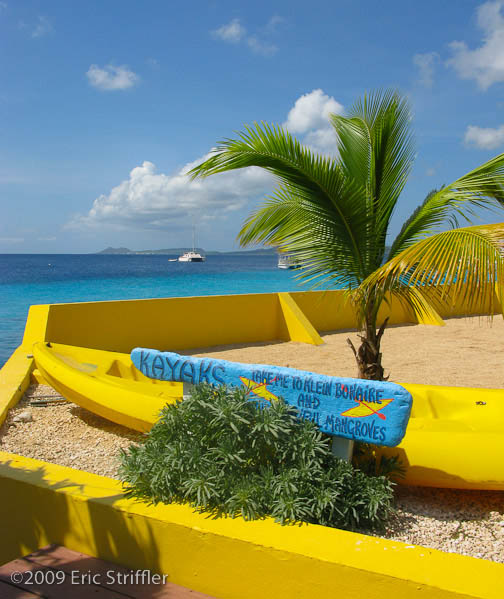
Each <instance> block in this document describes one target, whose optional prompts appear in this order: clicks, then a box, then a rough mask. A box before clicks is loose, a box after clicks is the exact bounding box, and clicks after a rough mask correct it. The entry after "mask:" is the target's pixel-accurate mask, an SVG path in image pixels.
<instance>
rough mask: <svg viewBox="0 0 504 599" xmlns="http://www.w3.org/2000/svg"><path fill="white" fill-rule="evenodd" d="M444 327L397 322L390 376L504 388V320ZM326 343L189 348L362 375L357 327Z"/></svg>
mask: <svg viewBox="0 0 504 599" xmlns="http://www.w3.org/2000/svg"><path fill="white" fill-rule="evenodd" d="M445 323H446V324H445V326H442V327H441V326H431V325H397V326H391V327H388V328H387V329H386V331H385V333H384V335H383V339H382V347H381V349H382V354H383V365H384V367H385V373H386V375H390V379H389V380H391V381H394V382H396V383H419V384H430V385H453V386H455V387H486V388H500V389H502V388H504V319H503V318H502V316H495V317H494V318H493V319H492V320H490V319H489V318H488V317H486V316H480V317H478V316H476V317H461V318H451V319H449V320H446V321H445ZM321 337H322V339H323V340H324V345H319V346H313V345H308V344H306V343H294V342H287V343H281V342H278V343H267V344H266V343H256V344H247V345H232V346H231V345H228V346H225V347H214V348H197V349H194V350H192V351H186V352H184V353H187V354H191V355H195V356H199V357H204V356H213V357H214V358H222V359H224V360H231V361H235V362H245V363H258V364H273V365H276V366H290V367H291V368H299V369H301V370H308V371H312V372H318V373H321V374H328V375H332V376H349V377H355V376H357V371H356V364H355V358H354V355H353V353H352V350H351V349H350V347H349V346H348V344H347V341H346V340H347V338H349V337H350V338H351V339H352V341H353V343H354V345H355V346H356V347H357V343H358V341H359V339H358V337H357V333H356V332H355V330H348V331H337V332H332V333H326V334H323V335H321Z"/></svg>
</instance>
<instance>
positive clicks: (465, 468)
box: [33, 342, 504, 490]
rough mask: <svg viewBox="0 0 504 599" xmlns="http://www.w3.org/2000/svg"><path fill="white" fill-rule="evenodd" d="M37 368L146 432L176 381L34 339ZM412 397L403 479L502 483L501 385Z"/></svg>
mask: <svg viewBox="0 0 504 599" xmlns="http://www.w3.org/2000/svg"><path fill="white" fill-rule="evenodd" d="M33 355H34V358H35V362H36V365H37V368H38V369H39V370H40V371H41V373H42V375H43V377H44V378H45V380H47V382H48V383H49V384H50V385H52V386H53V387H54V388H55V389H56V390H58V391H59V392H60V393H61V394H62V395H63V396H64V397H66V398H67V399H68V400H70V401H73V402H75V403H76V404H78V405H80V406H82V407H84V408H86V409H88V410H90V411H92V412H94V413H96V414H99V415H100V416H103V417H104V418H107V419H109V420H111V421H113V422H117V423H118V424H122V425H124V426H126V427H129V428H132V429H135V430H138V431H148V430H149V429H150V428H151V427H152V425H153V424H154V423H155V422H156V420H157V418H158V415H159V411H160V410H161V408H162V407H163V406H164V405H165V404H166V403H173V402H175V401H177V399H180V398H181V397H182V384H181V383H171V382H164V381H156V380H153V379H149V378H147V377H145V376H144V375H143V374H142V373H141V372H139V371H138V370H137V369H136V368H135V367H134V365H133V364H132V362H131V359H130V357H129V355H128V354H122V353H115V352H107V351H102V350H95V349H88V348H83V347H76V346H70V345H61V344H56V343H54V344H51V346H50V347H48V346H47V344H45V343H41V342H39V343H35V344H34V348H33ZM403 386H404V387H405V388H406V389H407V390H408V391H409V392H410V393H411V394H412V396H413V408H412V413H411V418H410V421H409V423H408V428H407V430H406V435H405V437H404V439H403V441H402V442H401V444H400V445H399V446H397V447H388V448H386V447H381V448H379V450H378V453H379V454H383V455H397V454H399V456H400V458H401V460H402V462H403V464H404V465H405V466H406V476H405V478H404V479H403V480H402V481H400V482H403V483H405V484H409V485H420V486H431V487H445V488H458V489H488V490H496V489H498V490H504V460H503V459H502V456H503V455H504V391H503V390H500V389H470V388H465V387H441V386H433V385H413V384H403Z"/></svg>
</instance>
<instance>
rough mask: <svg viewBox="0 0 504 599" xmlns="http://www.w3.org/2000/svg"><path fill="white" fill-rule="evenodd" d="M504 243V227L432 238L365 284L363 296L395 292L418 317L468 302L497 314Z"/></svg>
mask: <svg viewBox="0 0 504 599" xmlns="http://www.w3.org/2000/svg"><path fill="white" fill-rule="evenodd" d="M503 239H504V223H498V224H493V225H479V226H472V227H464V228H459V229H451V230H449V231H444V232H442V233H438V234H436V235H432V236H431V237H428V238H427V239H423V240H421V241H418V242H417V243H415V244H413V245H411V246H410V247H408V248H406V249H405V250H403V251H402V252H401V253H400V254H396V255H395V256H393V257H392V258H391V259H390V260H389V261H388V262H386V263H385V264H384V265H383V266H382V267H381V268H379V269H378V270H377V271H376V272H374V273H373V274H372V275H370V276H369V277H368V278H367V279H366V280H365V281H364V282H363V283H362V285H361V286H360V288H359V293H361V294H362V295H363V296H365V295H366V294H370V293H374V294H375V295H376V296H380V297H383V296H384V295H385V294H386V293H391V294H393V295H395V296H397V297H399V298H400V299H401V300H402V301H404V302H405V303H406V304H408V305H409V306H410V307H411V308H412V309H413V311H414V312H415V313H417V314H418V313H419V312H421V310H428V309H429V306H430V305H433V306H436V307H441V306H442V305H443V304H446V302H447V301H449V302H452V303H454V302H455V301H458V302H462V303H464V304H465V305H466V306H467V309H468V310H469V311H472V310H473V309H475V308H477V307H479V308H481V307H482V306H487V307H488V308H489V310H490V312H494V311H496V310H497V309H498V305H497V302H496V301H495V299H496V298H495V292H496V291H497V295H498V296H499V297H502V296H503V289H504V257H503V254H502V249H501V244H502V240H503ZM411 289H415V290H416V293H411Z"/></svg>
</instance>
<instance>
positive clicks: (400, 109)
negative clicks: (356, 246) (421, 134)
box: [331, 90, 414, 268]
mask: <svg viewBox="0 0 504 599" xmlns="http://www.w3.org/2000/svg"><path fill="white" fill-rule="evenodd" d="M331 121H332V124H333V126H334V128H335V130H336V132H337V134H338V149H339V153H340V156H341V164H342V168H343V169H344V171H345V173H346V174H347V176H348V177H349V178H351V179H353V180H355V181H358V183H359V184H360V185H362V186H363V187H365V189H366V196H367V207H368V222H369V226H370V229H371V230H372V235H368V239H372V240H373V243H372V244H371V247H370V250H371V251H373V250H374V251H375V252H377V254H376V255H375V256H372V257H371V259H372V260H373V267H374V268H375V267H377V266H379V265H380V264H381V262H382V260H383V254H384V251H385V240H386V235H387V229H388V225H389V222H390V218H391V216H392V213H393V211H394V208H395V206H396V203H397V201H398V199H399V196H400V194H401V192H402V190H403V188H404V185H405V184H406V181H407V178H408V175H409V173H410V171H411V168H412V165H413V159H414V141H413V136H412V133H411V126H410V121H411V111H410V108H409V105H408V103H407V101H406V100H405V99H404V98H401V97H400V96H399V94H398V93H397V92H396V91H394V90H387V91H385V92H378V93H375V94H371V95H369V96H367V95H365V96H364V98H363V100H359V101H358V102H356V103H355V104H354V106H353V107H352V108H351V109H350V111H349V116H348V117H343V116H339V115H332V116H331Z"/></svg>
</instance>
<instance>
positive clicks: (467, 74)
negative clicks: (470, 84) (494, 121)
mask: <svg viewBox="0 0 504 599" xmlns="http://www.w3.org/2000/svg"><path fill="white" fill-rule="evenodd" d="M503 8H504V1H503V0H496V1H494V2H485V3H484V4H482V5H481V6H479V7H478V10H477V22H478V27H479V28H480V29H481V30H482V31H483V40H482V44H481V46H480V47H479V48H475V49H474V50H470V49H469V48H468V46H467V44H466V43H465V42H463V41H453V42H452V43H451V44H450V48H451V50H452V53H453V57H452V58H451V59H450V60H448V61H447V63H446V64H447V65H448V66H452V67H453V68H454V69H455V71H456V72H457V74H458V75H459V77H461V78H462V79H475V80H476V81H477V83H478V85H479V87H480V88H481V89H483V90H486V89H488V88H489V87H490V86H491V85H493V84H494V83H500V82H502V81H504V17H503V15H502V12H501V11H502V9H503Z"/></svg>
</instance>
